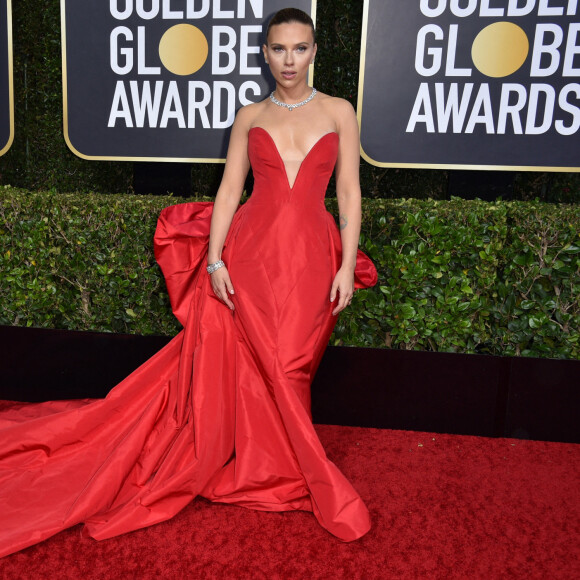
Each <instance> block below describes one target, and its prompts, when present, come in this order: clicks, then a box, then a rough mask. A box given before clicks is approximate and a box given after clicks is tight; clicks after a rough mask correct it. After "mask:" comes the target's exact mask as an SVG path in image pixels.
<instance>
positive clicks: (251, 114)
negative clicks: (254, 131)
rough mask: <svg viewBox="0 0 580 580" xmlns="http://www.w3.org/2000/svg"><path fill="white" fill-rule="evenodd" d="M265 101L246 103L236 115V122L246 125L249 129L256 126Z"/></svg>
mask: <svg viewBox="0 0 580 580" xmlns="http://www.w3.org/2000/svg"><path fill="white" fill-rule="evenodd" d="M264 107H265V101H260V102H259V103H250V104H249V105H244V106H243V107H242V108H241V109H240V110H239V111H238V113H237V115H236V124H238V125H242V126H244V127H246V128H247V129H248V130H249V129H250V128H251V127H253V126H254V124H255V122H256V119H257V118H258V117H259V116H260V115H261V114H262V112H263V111H264Z"/></svg>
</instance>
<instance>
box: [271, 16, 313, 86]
mask: <svg viewBox="0 0 580 580" xmlns="http://www.w3.org/2000/svg"><path fill="white" fill-rule="evenodd" d="M262 50H263V51H264V57H265V59H266V62H267V63H268V64H269V65H270V71H271V72H272V75H273V76H274V79H275V80H276V83H278V84H279V85H281V86H283V87H285V88H293V87H298V86H300V85H302V84H306V83H307V82H308V67H309V65H310V64H311V63H312V62H313V61H314V56H315V55H316V44H315V43H314V37H313V35H312V30H311V28H310V26H308V25H307V24H302V23H301V22H288V23H284V24H277V25H275V26H272V28H270V34H269V35H268V39H267V44H264V46H263V47H262Z"/></svg>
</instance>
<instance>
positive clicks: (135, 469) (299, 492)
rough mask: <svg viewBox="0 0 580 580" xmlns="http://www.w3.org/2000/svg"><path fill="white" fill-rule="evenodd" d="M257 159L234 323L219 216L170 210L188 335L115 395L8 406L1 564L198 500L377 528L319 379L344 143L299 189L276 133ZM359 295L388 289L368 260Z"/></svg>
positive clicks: (255, 143)
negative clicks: (218, 259)
mask: <svg viewBox="0 0 580 580" xmlns="http://www.w3.org/2000/svg"><path fill="white" fill-rule="evenodd" d="M248 149H249V156H250V161H251V163H252V167H253V171H254V178H255V186H254V191H253V194H252V196H251V198H250V200H249V201H248V202H247V203H246V204H244V205H243V206H242V207H241V208H240V209H239V210H238V212H237V213H236V215H235V216H234V220H233V222H232V226H231V228H230V231H229V233H228V237H227V240H226V245H225V247H224V251H223V259H224V261H225V262H226V263H227V265H228V269H229V271H230V275H231V279H232V282H233V284H234V288H235V295H234V296H233V301H234V303H235V306H236V310H235V313H232V312H230V311H229V310H228V309H227V308H226V307H225V306H224V305H223V304H222V303H221V302H220V301H219V300H218V299H217V298H216V297H215V296H214V294H213V292H212V290H211V286H210V284H209V277H208V275H207V273H206V272H205V257H206V252H207V243H208V237H209V224H210V219H211V211H212V204H210V203H189V204H183V205H177V206H172V207H168V208H166V209H165V210H163V212H162V213H161V216H160V218H159V223H158V227H157V232H156V235H155V255H156V258H157V260H158V262H159V264H160V266H161V268H162V270H163V272H164V275H165V277H166V281H167V287H168V290H169V294H170V297H171V303H172V307H173V310H174V312H175V315H176V316H177V318H178V319H179V320H180V321H181V322H182V324H183V325H184V330H183V331H181V332H180V333H179V334H178V335H177V336H176V337H175V338H174V339H173V340H172V341H171V342H170V343H169V344H168V345H167V346H166V347H165V348H163V349H162V350H161V351H159V352H158V353H157V354H156V355H155V356H154V357H152V358H151V359H150V360H148V361H147V362H146V363H144V364H143V365H142V366H141V367H140V368H138V369H137V370H136V371H135V372H133V373H132V374H131V375H130V376H129V377H127V378H126V379H125V380H124V381H123V382H121V383H120V384H119V385H117V386H116V387H115V388H114V389H113V390H112V391H111V392H110V393H109V395H108V396H107V397H106V398H105V399H102V400H79V401H50V402H47V403H40V404H19V403H6V404H4V406H3V408H2V409H0V411H1V412H0V506H1V509H0V555H6V554H9V553H12V552H15V551H17V550H20V549H22V548H25V547H26V546H29V545H31V544H34V543H36V542H39V541H41V540H43V539H45V538H48V537H50V536H51V535H53V534H55V533H57V532H59V531H61V530H63V529H65V528H67V527H69V526H72V525H75V524H77V523H80V522H84V523H85V531H86V533H88V534H89V535H90V536H92V537H94V538H96V539H103V538H109V537H112V536H116V535H118V534H122V533H125V532H128V531H131V530H135V529H138V528H141V527H145V526H148V525H151V524H154V523H157V522H160V521H163V520H166V519H169V518H171V517H172V516H173V515H175V514H176V513H177V512H178V511H179V510H181V509H182V508H183V507H184V506H185V505H187V504H188V503H189V502H190V501H191V500H192V499H193V498H194V497H196V496H197V495H201V496H203V497H205V498H207V499H210V500H212V501H216V502H223V503H232V504H237V505H241V506H245V507H249V508H253V509H259V510H271V511H285V510H296V509H299V510H309V511H312V512H313V513H314V515H315V516H316V518H317V519H318V521H319V522H320V523H321V525H322V526H324V527H325V528H326V529H327V530H328V531H329V532H331V533H332V534H334V535H336V536H338V537H339V538H341V539H342V540H345V541H351V540H355V539H357V538H359V537H360V536H362V535H363V534H364V533H366V532H367V531H368V529H369V527H370V521H369V515H368V511H367V509H366V507H365V506H364V504H363V502H362V500H361V499H360V497H359V496H358V494H357V493H356V491H355V490H354V489H353V488H352V486H351V485H350V483H349V482H348V481H347V480H346V479H345V477H344V476H343V475H342V474H341V473H340V471H339V470H338V469H337V468H336V466H335V465H334V464H333V463H332V462H330V461H329V460H328V459H327V457H326V455H325V453H324V450H323V448H322V446H321V444H320V442H319V440H318V438H317V436H316V433H315V431H314V428H313V426H312V422H311V416H310V383H311V381H312V378H313V376H314V373H315V371H316V368H317V367H318V364H319V362H320V359H321V357H322V354H323V352H324V348H325V346H326V344H327V343H328V339H329V336H330V334H331V332H332V329H333V326H334V324H335V322H336V317H334V316H332V314H331V311H332V308H333V305H332V304H331V303H330V301H329V290H330V285H331V282H332V279H333V276H334V274H335V273H336V271H337V268H338V266H339V264H340V235H339V232H338V229H337V227H336V225H335V223H334V220H333V218H332V217H331V216H330V214H328V212H326V210H325V207H324V193H325V190H326V187H327V185H328V179H329V177H330V175H331V173H332V171H333V167H334V163H335V161H336V156H337V151H338V135H337V134H336V133H329V134H327V135H325V136H323V137H322V138H321V139H320V140H319V141H318V142H317V143H316V145H315V146H314V147H313V148H312V149H311V151H310V152H309V153H308V155H307V157H306V158H305V159H304V161H303V163H302V166H301V167H300V171H299V173H298V176H297V178H296V181H295V183H294V185H293V187H290V185H289V183H288V179H287V175H286V171H285V168H284V164H283V162H282V159H281V158H280V155H279V153H278V151H277V149H276V146H275V144H274V142H273V141H272V139H271V137H270V136H269V134H268V133H267V132H266V131H265V130H263V129H261V128H255V129H252V130H251V131H250V136H249V145H248ZM356 283H357V287H366V286H370V285H373V284H375V283H376V270H375V268H374V266H373V265H372V263H371V262H370V260H369V259H368V258H367V257H366V256H365V255H364V254H362V253H361V252H359V254H358V258H357V268H356ZM103 364H106V361H104V362H103Z"/></svg>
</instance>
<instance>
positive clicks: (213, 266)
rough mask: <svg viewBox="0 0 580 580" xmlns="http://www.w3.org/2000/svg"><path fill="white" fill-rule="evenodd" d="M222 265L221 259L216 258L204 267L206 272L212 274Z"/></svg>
mask: <svg viewBox="0 0 580 580" xmlns="http://www.w3.org/2000/svg"><path fill="white" fill-rule="evenodd" d="M222 266H225V264H224V262H223V260H218V261H217V262H214V263H213V264H208V266H207V267H206V270H207V273H208V274H213V273H214V272H215V271H216V270H219V269H220V268H221V267H222Z"/></svg>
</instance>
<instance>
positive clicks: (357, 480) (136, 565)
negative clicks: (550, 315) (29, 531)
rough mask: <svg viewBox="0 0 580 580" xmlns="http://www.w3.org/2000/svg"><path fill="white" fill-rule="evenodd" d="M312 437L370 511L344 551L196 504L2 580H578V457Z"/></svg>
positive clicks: (316, 532)
mask: <svg viewBox="0 0 580 580" xmlns="http://www.w3.org/2000/svg"><path fill="white" fill-rule="evenodd" d="M317 431H318V433H319V435H320V437H321V439H322V442H323V444H324V445H325V447H326V449H327V452H328V455H329V457H330V458H332V459H333V460H334V461H335V463H337V465H338V466H339V467H340V468H341V469H342V471H343V472H344V473H345V475H347V477H349V479H350V480H351V481H352V482H353V483H354V485H355V487H356V488H357V490H358V491H359V492H360V494H361V495H362V497H363V499H364V500H365V501H366V503H367V505H368V507H369V509H370V511H371V515H372V518H373V528H372V530H371V531H370V533H369V534H368V535H366V536H365V537H364V538H362V539H361V540H358V541H357V542H353V543H351V544H344V543H342V542H340V541H339V540H337V539H336V538H334V537H332V536H331V535H330V534H328V532H326V531H324V530H323V529H322V528H321V527H320V526H319V525H318V523H317V522H316V520H315V518H314V516H313V515H312V514H308V513H303V512H297V513H282V514H280V513H266V512H255V511H251V510H246V509H244V508H239V507H231V506H225V505H217V504H209V503H207V502H206V501H203V500H196V501H195V502H194V503H192V504H191V505H190V506H188V507H187V508H186V509H185V510H183V511H182V512H181V513H180V514H178V516H177V517H175V518H174V519H173V520H171V521H169V522H165V523H162V524H159V525H157V526H154V527H152V528H147V529H144V530H139V531H137V532H134V533H132V534H128V535H125V536H121V537H119V538H114V539H112V540H107V541H103V542H95V541H94V540H92V539H89V538H83V537H81V535H80V529H81V528H80V527H75V528H73V529H70V530H67V531H65V532H63V533H61V534H59V535H58V536H55V537H54V538H52V539H50V540H48V541H46V542H44V543H42V544H39V545H37V546H33V547H31V548H28V549H27V550H25V551H23V552H20V553H18V554H13V555H11V556H8V557H6V558H4V559H2V560H0V578H2V579H3V580H4V579H6V580H13V579H29V578H30V579H32V578H34V579H43V578H50V579H59V580H60V579H65V578H71V579H72V578H74V579H79V578H81V579H83V580H86V579H93V578H99V579H113V578H114V579H116V578H123V579H125V578H127V579H147V578H172V579H173V578H175V579H181V578H194V579H198V578H219V579H228V578H232V579H233V578H252V579H254V578H256V579H262V578H263V579H268V580H270V579H273V578H279V579H284V580H286V579H294V578H300V579H302V578H304V579H314V578H329V579H330V578H332V579H334V578H348V579H351V578H361V579H363V578H364V579H375V578H376V579H379V578H380V579H389V578H403V579H407V578H408V579H418V578H441V579H451V578H458V579H459V578H461V579H467V578H468V579H472V578H482V579H486V580H489V579H500V578H501V579H504V578H522V579H523V578H525V579H526V580H529V579H534V578H537V579H551V580H552V579H553V580H555V579H560V578H561V579H566V580H569V579H570V580H572V579H576V578H580V497H579V491H580V489H579V488H580V486H579V483H580V477H579V476H580V473H579V472H580V446H578V445H572V444H564V443H549V442H541V441H540V442H538V441H522V440H516V439H487V438H482V437H468V436H459V435H439V434H432V433H417V432H409V431H389V430H379V429H360V428H353V427H333V426H324V425H320V426H317ZM0 509H1V507H0Z"/></svg>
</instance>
